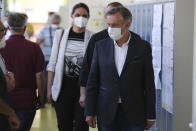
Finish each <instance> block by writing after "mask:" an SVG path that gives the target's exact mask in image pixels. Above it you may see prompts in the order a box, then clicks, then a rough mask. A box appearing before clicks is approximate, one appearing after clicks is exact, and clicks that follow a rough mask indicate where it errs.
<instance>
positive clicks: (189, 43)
mask: <svg viewBox="0 0 196 131" xmlns="http://www.w3.org/2000/svg"><path fill="white" fill-rule="evenodd" d="M193 27H194V0H176V18H175V53H174V55H175V56H174V61H175V63H174V125H173V127H174V131H191V128H189V123H190V122H191V121H192V82H193V81H192V72H193V29H194V28H193Z"/></svg>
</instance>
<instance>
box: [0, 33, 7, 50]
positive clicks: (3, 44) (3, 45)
mask: <svg viewBox="0 0 196 131" xmlns="http://www.w3.org/2000/svg"><path fill="white" fill-rule="evenodd" d="M5 45H6V42H5V36H4V37H3V38H2V39H1V40H0V49H1V48H5Z"/></svg>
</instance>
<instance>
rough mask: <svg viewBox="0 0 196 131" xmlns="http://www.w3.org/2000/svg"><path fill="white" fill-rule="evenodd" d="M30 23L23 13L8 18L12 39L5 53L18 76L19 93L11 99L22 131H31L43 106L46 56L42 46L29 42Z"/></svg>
mask: <svg viewBox="0 0 196 131" xmlns="http://www.w3.org/2000/svg"><path fill="white" fill-rule="evenodd" d="M26 22H27V21H26V18H25V16H24V15H23V14H21V13H11V14H10V15H9V16H8V25H9V27H8V28H9V29H10V31H11V36H10V37H9V39H8V40H7V41H6V46H5V48H3V49H1V54H2V56H3V58H4V60H5V63H6V67H7V69H8V70H9V71H11V72H13V73H14V76H15V89H14V90H13V91H11V92H9V96H10V105H11V107H12V108H13V109H14V110H15V112H16V114H17V116H18V117H19V119H20V121H21V126H20V128H19V131H29V130H30V128H31V125H32V122H33V120H34V117H35V114H36V109H37V108H39V107H40V106H41V105H43V86H44V80H43V79H44V76H43V69H44V56H43V53H42V51H41V49H40V47H39V45H38V44H36V43H33V42H31V41H28V40H26V39H25V37H24V32H25V29H26ZM37 89H38V96H37V92H36V90H37Z"/></svg>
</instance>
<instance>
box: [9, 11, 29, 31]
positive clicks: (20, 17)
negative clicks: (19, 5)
mask: <svg viewBox="0 0 196 131" xmlns="http://www.w3.org/2000/svg"><path fill="white" fill-rule="evenodd" d="M26 23H27V21H26V19H25V15H24V14H21V13H10V14H9V16H8V25H9V26H10V29H11V30H12V31H14V32H18V31H19V32H20V31H23V30H24V27H25V26H26Z"/></svg>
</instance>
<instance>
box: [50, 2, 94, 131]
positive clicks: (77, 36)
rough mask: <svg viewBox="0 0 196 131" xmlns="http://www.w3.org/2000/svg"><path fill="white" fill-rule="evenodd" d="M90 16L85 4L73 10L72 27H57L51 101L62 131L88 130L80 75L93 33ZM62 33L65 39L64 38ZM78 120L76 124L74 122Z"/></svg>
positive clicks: (53, 50)
mask: <svg viewBox="0 0 196 131" xmlns="http://www.w3.org/2000/svg"><path fill="white" fill-rule="evenodd" d="M89 17H90V14H89V8H88V6H87V5H86V4H84V3H78V4H76V5H75V6H74V7H73V9H72V13H71V18H72V20H73V22H72V26H71V27H70V28H68V29H66V30H65V31H64V33H63V31H62V30H57V32H56V35H55V38H54V43H53V47H52V53H51V57H50V61H49V64H48V68H47V70H48V93H47V97H48V101H49V102H52V101H54V107H55V110H56V114H57V121H58V128H59V131H73V125H74V128H75V130H74V131H88V130H89V127H88V125H87V123H86V122H85V117H84V110H83V108H81V107H80V105H79V96H80V88H79V85H78V78H79V73H80V68H81V66H82V61H83V57H84V54H85V50H86V47H87V45H88V41H89V39H90V38H91V35H92V34H93V33H92V32H91V31H89V30H87V29H86V25H87V22H88V19H89ZM61 36H62V39H61ZM73 120H74V124H73Z"/></svg>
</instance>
